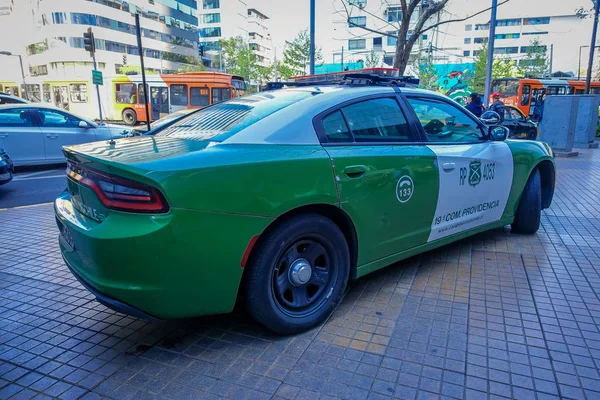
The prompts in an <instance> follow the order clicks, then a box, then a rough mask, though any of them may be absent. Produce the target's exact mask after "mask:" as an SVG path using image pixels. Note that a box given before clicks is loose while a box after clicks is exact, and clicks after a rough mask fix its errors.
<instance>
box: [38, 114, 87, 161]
mask: <svg viewBox="0 0 600 400" xmlns="http://www.w3.org/2000/svg"><path fill="white" fill-rule="evenodd" d="M36 115H37V118H38V120H39V124H40V128H41V130H42V135H43V139H44V149H45V152H46V161H47V162H60V161H62V160H63V159H64V155H63V152H62V148H63V146H71V145H76V144H81V143H88V142H93V141H95V135H94V128H93V127H91V126H90V127H88V128H83V127H80V126H79V123H80V122H81V121H82V119H80V118H77V117H75V116H74V115H72V114H69V113H66V112H63V111H62V110H54V109H47V108H38V109H36Z"/></svg>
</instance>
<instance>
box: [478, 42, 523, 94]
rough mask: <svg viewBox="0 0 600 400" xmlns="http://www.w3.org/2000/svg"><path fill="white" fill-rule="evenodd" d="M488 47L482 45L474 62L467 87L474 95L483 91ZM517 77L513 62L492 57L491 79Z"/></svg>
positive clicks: (517, 73) (516, 69)
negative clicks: (473, 68)
mask: <svg viewBox="0 0 600 400" xmlns="http://www.w3.org/2000/svg"><path fill="white" fill-rule="evenodd" d="M487 58H488V46H487V44H484V45H482V46H481V50H480V51H479V54H478V55H477V60H475V71H474V73H473V76H472V77H471V78H470V82H469V86H470V87H471V90H472V91H473V92H476V93H483V92H484V91H485V76H486V70H487ZM517 75H519V70H518V68H517V66H516V64H515V62H514V60H511V59H509V58H501V57H494V63H493V64H492V78H493V79H495V78H515V77H517Z"/></svg>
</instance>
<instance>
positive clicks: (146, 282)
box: [54, 192, 270, 319]
mask: <svg viewBox="0 0 600 400" xmlns="http://www.w3.org/2000/svg"><path fill="white" fill-rule="evenodd" d="M54 209H55V213H56V221H57V224H58V227H59V229H60V231H61V234H60V238H59V243H60V248H61V253H62V256H63V258H64V260H65V262H66V264H67V265H68V266H69V269H70V270H71V271H72V272H73V274H74V275H75V277H76V278H77V279H78V280H79V281H80V282H81V283H82V284H83V285H84V286H85V287H86V288H88V290H90V292H92V293H93V294H94V295H95V296H96V297H97V298H98V300H99V301H100V302H101V303H103V304H105V305H106V306H107V307H110V308H112V309H115V310H117V311H120V312H124V313H127V314H131V315H135V316H144V317H145V318H148V317H149V318H157V319H172V318H186V317H193V316H200V315H209V314H220V313H225V312H229V311H231V310H232V309H233V306H234V304H235V300H236V297H237V291H238V287H239V284H240V281H241V276H242V272H243V269H242V268H241V266H240V260H241V259H242V256H243V253H244V250H245V249H246V246H247V245H248V242H249V241H250V239H251V238H252V237H253V236H254V235H256V234H259V233H260V232H261V231H262V230H263V229H264V227H266V225H268V223H269V222H270V219H266V218H259V217H249V216H235V215H231V214H220V213H210V212H201V211H194V210H181V209H175V208H172V209H171V210H170V212H169V213H168V214H163V215H148V214H133V213H125V212H116V211H111V212H110V213H108V215H107V216H106V217H105V219H104V220H103V221H102V222H96V221H94V220H91V219H90V218H88V217H86V216H84V215H83V214H81V213H79V211H77V209H76V208H75V207H74V205H73V203H72V202H71V197H70V194H69V193H68V192H64V193H63V194H61V195H60V196H59V197H58V198H57V199H56V201H55V203H54Z"/></svg>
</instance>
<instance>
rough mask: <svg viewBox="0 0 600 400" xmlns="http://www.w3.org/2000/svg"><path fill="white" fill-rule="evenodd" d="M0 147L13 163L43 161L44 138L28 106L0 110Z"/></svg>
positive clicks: (40, 162)
mask: <svg viewBox="0 0 600 400" xmlns="http://www.w3.org/2000/svg"><path fill="white" fill-rule="evenodd" d="M0 147H2V148H3V149H4V150H6V153H8V155H9V156H10V157H11V158H12V159H13V161H14V163H15V165H29V164H42V163H44V161H45V154H44V139H43V137H42V132H41V130H40V128H39V127H38V126H36V124H35V120H34V119H33V118H32V113H31V110H30V109H29V108H28V107H14V108H12V107H11V108H5V109H2V110H0Z"/></svg>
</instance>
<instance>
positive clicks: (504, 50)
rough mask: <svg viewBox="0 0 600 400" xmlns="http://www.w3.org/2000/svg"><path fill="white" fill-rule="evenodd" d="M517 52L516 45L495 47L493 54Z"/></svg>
mask: <svg viewBox="0 0 600 400" xmlns="http://www.w3.org/2000/svg"><path fill="white" fill-rule="evenodd" d="M518 52H519V48H518V47H516V46H515V47H496V48H495V49H494V54H517V53H518Z"/></svg>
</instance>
